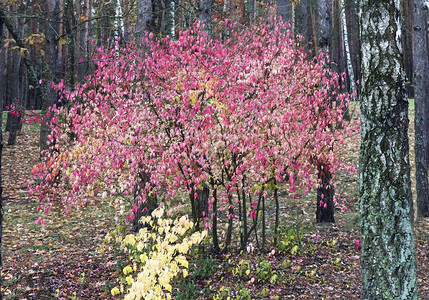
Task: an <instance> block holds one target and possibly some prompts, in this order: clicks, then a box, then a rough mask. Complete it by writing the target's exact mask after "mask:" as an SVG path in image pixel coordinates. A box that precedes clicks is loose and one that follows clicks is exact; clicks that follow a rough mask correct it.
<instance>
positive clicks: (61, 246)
mask: <svg viewBox="0 0 429 300" xmlns="http://www.w3.org/2000/svg"><path fill="white" fill-rule="evenodd" d="M410 124H411V125H413V122H411V123H410ZM26 126H27V125H26ZM26 126H24V130H23V133H22V135H20V136H19V137H18V140H17V144H16V145H15V146H5V147H4V153H3V155H4V156H3V170H2V172H3V188H4V197H5V198H4V224H3V228H4V237H3V259H4V262H3V270H2V277H3V286H2V291H3V295H4V298H5V299H111V298H112V299H113V297H112V296H111V293H110V291H111V289H112V288H113V287H114V286H117V285H118V282H119V281H120V278H121V276H122V268H123V267H124V264H125V262H124V255H123V254H121V253H120V252H119V251H110V252H109V251H106V252H104V253H100V252H99V251H98V250H99V246H100V244H101V243H102V241H103V239H104V237H105V235H106V233H108V232H109V231H111V230H113V229H114V226H115V221H114V217H115V209H114V208H113V207H111V206H109V205H108V204H107V203H105V204H99V205H98V206H97V207H94V206H88V207H84V208H82V209H81V210H79V211H73V212H72V213H71V214H70V215H68V216H64V214H63V213H62V211H61V208H59V207H54V209H53V210H52V212H51V213H50V215H49V216H47V217H45V221H46V222H47V225H43V226H42V225H34V221H35V220H37V218H38V217H39V216H40V214H39V213H37V211H36V207H37V201H36V200H37V199H35V198H32V197H30V196H29V195H28V193H27V190H26V185H25V183H24V181H25V179H26V178H28V177H29V174H30V171H31V166H32V165H33V164H34V163H35V162H36V161H37V160H38V158H39V155H38V132H37V130H35V128H31V127H26ZM412 131H413V128H412V126H411V128H410V133H411V134H410V138H411V142H410V144H411V145H413V135H412ZM348 147H349V149H347V153H348V158H347V159H348V160H349V162H350V163H352V164H353V165H355V166H357V165H358V152H359V151H358V149H359V140H356V141H350V143H349V144H348ZM411 158H412V159H411V161H413V149H411ZM413 177H414V176H413ZM337 190H338V191H339V192H341V194H342V195H343V197H345V198H346V199H347V200H348V201H347V203H346V206H347V211H340V210H338V211H337V212H336V223H335V224H314V223H313V222H314V219H315V216H314V214H315V203H314V199H315V195H314V194H311V193H310V194H309V195H307V196H306V197H304V196H299V197H297V198H296V199H295V200H293V201H292V200H289V199H283V200H284V201H283V206H282V216H283V219H282V225H281V232H280V235H279V236H278V243H277V244H278V247H274V246H272V243H271V244H269V246H268V247H267V248H266V250H265V251H262V252H261V251H258V250H257V249H256V248H257V247H256V245H255V244H253V247H252V245H251V246H250V247H248V249H247V250H246V251H241V252H240V251H234V250H232V251H231V252H230V253H228V254H222V255H214V254H213V253H212V251H211V249H210V246H209V244H205V245H202V246H200V247H199V248H197V249H194V250H193V251H192V252H191V253H190V254H189V261H190V264H189V275H188V277H186V278H178V279H176V281H175V282H174V285H173V297H174V298H175V299H228V297H230V299H359V298H360V278H359V267H360V264H359V259H360V249H359V245H358V244H357V240H359V239H360V237H359V216H358V213H357V209H356V206H357V174H351V173H348V172H344V173H340V174H337ZM413 190H414V191H415V188H413ZM414 194H415V193H414ZM185 211H186V210H185ZM415 232H416V256H417V260H418V267H419V294H420V298H421V299H429V239H428V237H429V222H428V220H422V221H419V222H417V223H416V228H415Z"/></svg>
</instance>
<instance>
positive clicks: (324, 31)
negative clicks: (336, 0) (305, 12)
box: [317, 0, 332, 50]
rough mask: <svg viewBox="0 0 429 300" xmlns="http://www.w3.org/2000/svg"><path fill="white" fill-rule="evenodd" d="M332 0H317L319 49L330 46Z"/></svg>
mask: <svg viewBox="0 0 429 300" xmlns="http://www.w3.org/2000/svg"><path fill="white" fill-rule="evenodd" d="M331 9H332V6H331V0H317V33H318V35H317V45H318V47H319V49H323V48H328V50H329V48H330V46H331V39H332V11H331Z"/></svg>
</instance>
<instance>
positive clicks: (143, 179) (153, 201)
mask: <svg viewBox="0 0 429 300" xmlns="http://www.w3.org/2000/svg"><path fill="white" fill-rule="evenodd" d="M150 176H151V175H150V173H145V172H142V173H140V176H139V183H138V184H137V186H136V187H135V189H134V202H135V206H134V219H133V228H132V230H133V231H134V232H138V231H139V230H140V228H142V225H141V224H140V223H139V221H140V218H141V217H144V216H150V215H151V213H152V212H153V211H154V210H155V209H156V208H157V207H158V201H157V198H156V195H155V194H151V195H148V196H147V198H146V201H145V202H141V200H139V198H140V196H141V195H142V193H147V190H146V184H150Z"/></svg>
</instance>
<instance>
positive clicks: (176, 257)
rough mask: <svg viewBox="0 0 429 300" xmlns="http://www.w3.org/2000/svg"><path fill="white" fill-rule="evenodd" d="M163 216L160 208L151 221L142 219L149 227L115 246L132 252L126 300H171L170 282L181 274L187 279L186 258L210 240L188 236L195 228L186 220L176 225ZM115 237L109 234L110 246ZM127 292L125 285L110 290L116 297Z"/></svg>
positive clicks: (126, 271)
mask: <svg viewBox="0 0 429 300" xmlns="http://www.w3.org/2000/svg"><path fill="white" fill-rule="evenodd" d="M163 215H164V209H163V208H162V207H160V208H158V209H156V210H155V211H153V212H152V217H150V216H147V217H142V218H141V219H140V222H141V223H142V224H143V225H145V224H146V225H148V226H145V227H143V228H142V229H140V231H139V232H138V233H137V234H135V235H134V234H128V235H126V236H125V237H124V238H122V237H120V236H119V237H118V236H117V237H116V242H120V243H121V247H122V248H125V249H127V250H128V251H129V258H130V260H131V261H132V262H133V265H132V266H130V265H128V266H126V267H125V268H124V269H123V273H124V275H125V276H126V277H125V281H126V283H127V285H128V288H127V289H126V292H127V294H126V295H125V298H124V299H127V300H128V299H132V300H134V299H145V300H152V299H171V290H172V287H171V285H170V282H171V280H172V279H173V278H174V277H175V276H177V275H178V274H179V273H182V274H183V277H186V276H187V275H188V271H187V268H188V261H187V260H186V257H185V256H184V254H186V253H187V252H188V251H189V249H190V248H191V247H192V246H194V245H197V244H199V243H201V242H202V240H203V239H204V238H205V237H206V236H207V232H206V231H203V232H194V233H193V234H191V235H190V236H189V235H188V236H185V234H186V233H187V232H188V231H190V230H191V229H192V228H193V226H194V224H193V223H192V222H191V221H189V220H188V218H187V216H183V217H181V218H180V219H176V220H174V221H173V220H172V219H164V218H163ZM115 235H116V234H114V235H113V236H115ZM113 236H112V234H108V236H107V237H106V240H107V241H108V242H110V241H111V238H112V237H113ZM124 292H125V289H124V286H123V285H121V286H120V287H115V288H113V289H112V290H111V293H112V295H113V296H114V295H118V294H120V293H124Z"/></svg>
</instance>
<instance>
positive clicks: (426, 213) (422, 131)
mask: <svg viewBox="0 0 429 300" xmlns="http://www.w3.org/2000/svg"><path fill="white" fill-rule="evenodd" d="M427 5H428V4H427V1H424V0H414V8H413V14H414V90H415V92H414V103H415V110H416V111H415V155H416V186H417V215H418V216H419V217H429V184H428V167H429V118H428V115H429V77H428V76H427V75H428V73H429V54H428V49H429V48H428V46H429V45H428V23H427V20H428V6H427Z"/></svg>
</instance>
